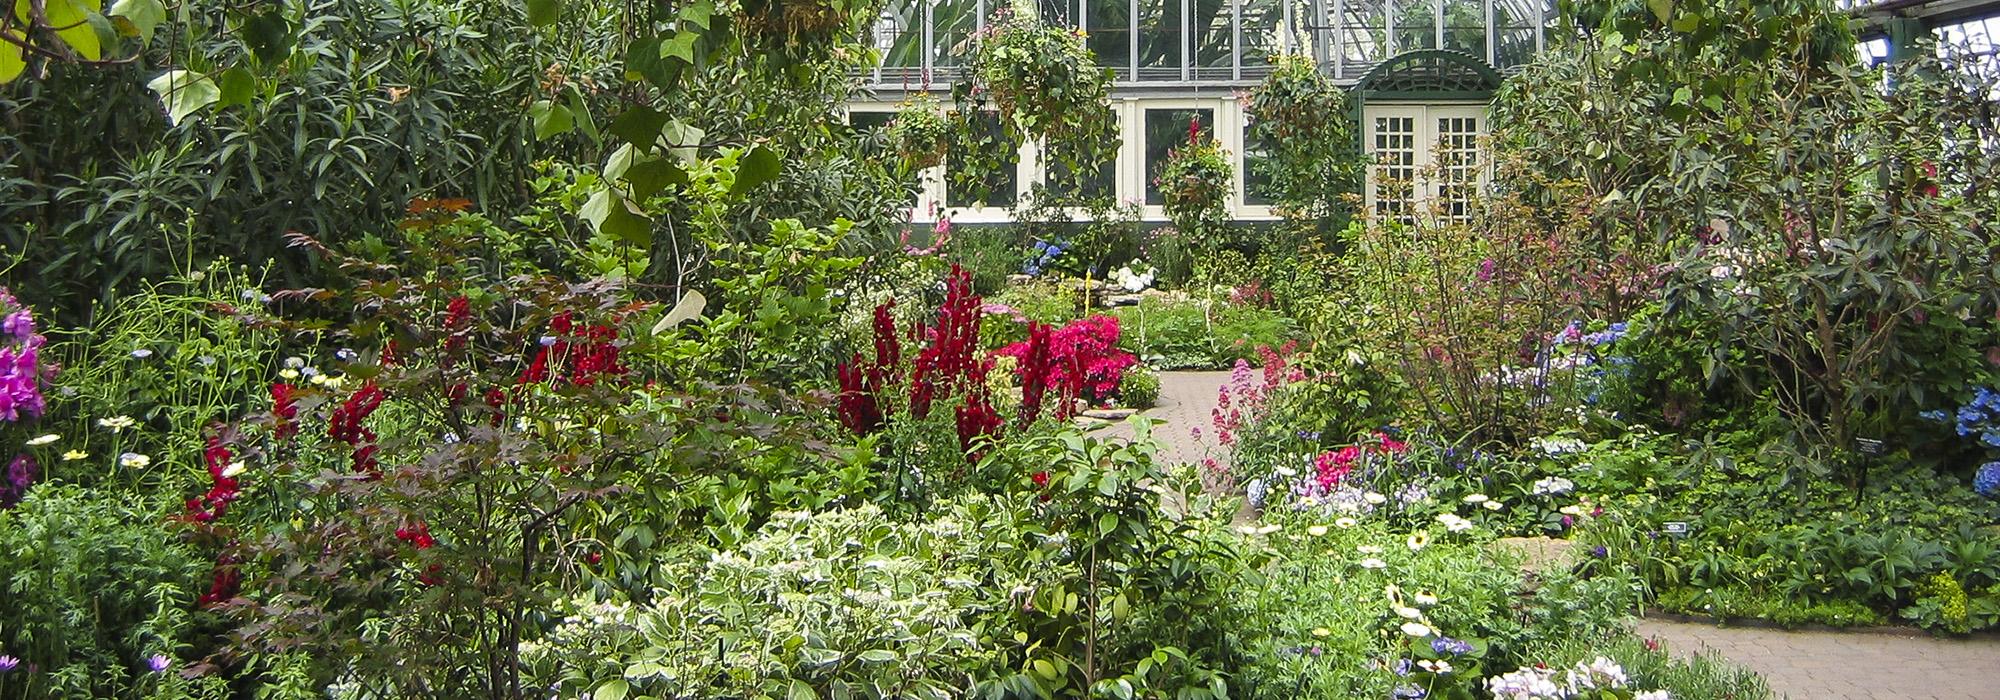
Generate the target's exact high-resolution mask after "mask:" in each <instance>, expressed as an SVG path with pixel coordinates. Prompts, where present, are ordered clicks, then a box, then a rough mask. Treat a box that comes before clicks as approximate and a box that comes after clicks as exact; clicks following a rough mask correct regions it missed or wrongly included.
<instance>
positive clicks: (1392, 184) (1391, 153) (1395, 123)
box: [1369, 116, 1417, 220]
mask: <svg viewBox="0 0 2000 700" xmlns="http://www.w3.org/2000/svg"><path fill="white" fill-rule="evenodd" d="M1373 134H1374V143H1372V144H1369V145H1371V146H1373V147H1374V149H1373V153H1372V154H1371V155H1372V156H1373V157H1374V159H1375V165H1374V167H1373V171H1374V172H1372V173H1371V175H1372V176H1373V178H1374V183H1373V184H1374V189H1375V213H1376V215H1378V216H1381V217H1383V218H1385V219H1398V220H1401V219H1404V218H1406V217H1407V216H1408V215H1409V212H1410V204H1411V203H1412V201H1413V200H1414V199H1415V197H1414V196H1413V195H1414V193H1415V189H1414V187H1415V184H1416V179H1417V120H1416V118H1415V117H1406V116H1378V117H1375V124H1374V129H1373Z"/></svg>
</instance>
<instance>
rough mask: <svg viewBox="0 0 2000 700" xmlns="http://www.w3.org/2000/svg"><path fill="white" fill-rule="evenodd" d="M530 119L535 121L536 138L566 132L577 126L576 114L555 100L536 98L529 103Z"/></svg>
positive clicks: (544, 137)
mask: <svg viewBox="0 0 2000 700" xmlns="http://www.w3.org/2000/svg"><path fill="white" fill-rule="evenodd" d="M528 119H530V120H532V121H533V122H534V124H535V138H538V139H546V138H549V137H551V136H556V135H559V134H566V133H569V130H570V129H574V128H576V115H574V114H571V113H570V111H569V108H568V107H565V106H563V105H559V104H556V103H555V101H553V100H536V101H535V103H534V104H531V105H528Z"/></svg>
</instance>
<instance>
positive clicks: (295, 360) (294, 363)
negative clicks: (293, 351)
mask: <svg viewBox="0 0 2000 700" xmlns="http://www.w3.org/2000/svg"><path fill="white" fill-rule="evenodd" d="M304 366H306V358H303V357H299V356H297V355H294V356H291V357H287V358H285V367H286V368H287V369H298V368H300V367H304Z"/></svg>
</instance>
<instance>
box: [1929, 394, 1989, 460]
mask: <svg viewBox="0 0 2000 700" xmlns="http://www.w3.org/2000/svg"><path fill="white" fill-rule="evenodd" d="M1943 414H1944V412H1943V411H1925V412H1924V413H1923V414H1922V415H1923V417H1924V418H1926V419H1929V420H1943V419H1944V415H1943ZM1950 417H1951V418H1952V419H1953V422H1954V426H1953V427H1954V428H1955V429H1956V430H1957V431H1958V434H1959V436H1961V437H1976V438H1977V439H1978V440H1979V442H1980V444H1983V445H1986V446H1988V447H2000V391H1995V390H1994V389H1993V388H1992V387H1980V388H1979V389H1978V390H1977V391H1974V392H1972V400H1971V401H1967V402H1965V405H1963V406H1959V407H1958V410H1957V411H1956V412H1954V413H1953V414H1952V415H1951V416H1950Z"/></svg>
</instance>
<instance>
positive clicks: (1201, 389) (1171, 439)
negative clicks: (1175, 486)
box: [1103, 372, 1229, 464]
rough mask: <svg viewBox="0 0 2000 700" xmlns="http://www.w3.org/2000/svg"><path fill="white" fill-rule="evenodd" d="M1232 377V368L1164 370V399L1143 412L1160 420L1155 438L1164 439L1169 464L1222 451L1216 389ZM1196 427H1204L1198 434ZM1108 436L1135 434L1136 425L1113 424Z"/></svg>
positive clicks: (1163, 458)
mask: <svg viewBox="0 0 2000 700" xmlns="http://www.w3.org/2000/svg"><path fill="white" fill-rule="evenodd" d="M1228 381H1229V373H1228V372H1161V373H1160V400H1159V401H1158V402H1157V405H1155V406H1154V407H1153V408H1151V409H1148V410H1146V411H1145V412H1144V413H1142V414H1140V415H1143V416H1146V417H1147V418H1151V419H1153V420H1154V421H1160V422H1156V423H1154V424H1153V440H1155V441H1157V442H1159V443H1160V453H1159V458H1160V461H1161V462H1163V463H1166V464H1184V463H1188V462H1199V461H1201V460H1202V458H1204V457H1207V456H1209V455H1210V454H1217V455H1219V454H1220V451H1219V450H1217V449H1216V445H1215V429H1214V426H1215V423H1214V420H1213V418H1212V416H1213V414H1212V413H1211V411H1214V410H1215V392H1216V391H1217V390H1219V389H1221V388H1222V385H1223V384H1224V383H1226V382H1228ZM1193 428H1200V429H1201V436H1200V437H1195V436H1194V434H1193V430H1192V429H1193ZM1103 434H1104V435H1106V436H1122V437H1131V435H1132V427H1131V426H1130V425H1129V424H1125V423H1120V424H1117V425H1113V426H1109V427H1107V428H1105V429H1104V432H1103Z"/></svg>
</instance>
